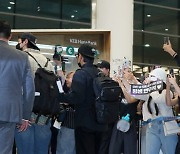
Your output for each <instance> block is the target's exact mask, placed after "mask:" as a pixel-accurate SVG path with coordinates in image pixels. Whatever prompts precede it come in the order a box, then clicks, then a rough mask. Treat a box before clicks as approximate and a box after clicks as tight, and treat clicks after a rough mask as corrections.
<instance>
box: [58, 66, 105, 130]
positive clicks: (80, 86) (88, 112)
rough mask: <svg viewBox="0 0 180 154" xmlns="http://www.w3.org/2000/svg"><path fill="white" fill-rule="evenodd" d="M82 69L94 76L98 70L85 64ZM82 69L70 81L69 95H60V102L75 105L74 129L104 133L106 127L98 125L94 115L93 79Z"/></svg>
mask: <svg viewBox="0 0 180 154" xmlns="http://www.w3.org/2000/svg"><path fill="white" fill-rule="evenodd" d="M83 69H88V70H90V71H91V73H92V76H94V77H95V76H96V74H97V73H98V70H97V68H96V67H95V66H93V64H89V63H86V64H85V65H83ZM83 69H79V70H77V71H76V72H75V74H74V76H73V80H72V86H71V90H72V91H71V93H69V94H60V95H59V99H60V101H61V102H65V103H69V104H75V110H76V111H75V128H77V127H84V128H87V129H90V130H93V131H106V130H107V125H103V124H99V123H98V122H97V121H96V114H95V95H94V90H93V78H92V76H90V75H89V74H88V73H87V72H86V71H84V70H83Z"/></svg>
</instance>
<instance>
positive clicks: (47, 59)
mask: <svg viewBox="0 0 180 154" xmlns="http://www.w3.org/2000/svg"><path fill="white" fill-rule="evenodd" d="M26 53H27V54H28V55H29V56H30V57H31V58H33V59H34V61H35V62H36V63H37V64H38V66H39V67H40V68H42V66H41V65H40V63H39V62H38V61H37V60H36V58H35V57H34V56H33V55H32V54H30V53H29V52H26ZM48 61H49V60H48V59H47V62H46V64H45V65H44V67H47V65H48Z"/></svg>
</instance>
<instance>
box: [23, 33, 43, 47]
mask: <svg viewBox="0 0 180 154" xmlns="http://www.w3.org/2000/svg"><path fill="white" fill-rule="evenodd" d="M21 39H28V41H29V43H30V44H31V47H32V48H33V49H35V50H40V49H39V48H38V47H37V45H36V42H37V38H36V37H35V36H34V35H33V34H31V33H24V34H22V35H21Z"/></svg>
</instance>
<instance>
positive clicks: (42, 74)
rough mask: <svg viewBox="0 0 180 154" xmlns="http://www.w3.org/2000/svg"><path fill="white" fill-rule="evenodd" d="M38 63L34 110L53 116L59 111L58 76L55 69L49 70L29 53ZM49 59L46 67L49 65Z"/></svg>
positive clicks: (36, 112)
mask: <svg viewBox="0 0 180 154" xmlns="http://www.w3.org/2000/svg"><path fill="white" fill-rule="evenodd" d="M28 55H29V56H31V57H32V58H33V59H34V60H35V61H36V63H37V64H38V66H39V68H38V69H37V70H36V72H35V78H34V82H35V92H36V93H39V94H40V95H39V94H36V95H37V96H35V100H34V106H33V112H34V113H35V114H38V115H45V116H53V115H57V114H58V113H59V102H58V99H57V96H58V93H59V90H58V86H57V83H56V82H57V81H58V77H57V76H56V75H55V74H54V72H53V71H48V70H46V69H45V68H43V67H42V66H41V65H40V64H39V63H38V61H37V60H36V59H35V57H34V56H32V55H31V54H30V53H28ZM48 61H49V60H48V59H47V62H46V64H45V66H44V67H47V65H48Z"/></svg>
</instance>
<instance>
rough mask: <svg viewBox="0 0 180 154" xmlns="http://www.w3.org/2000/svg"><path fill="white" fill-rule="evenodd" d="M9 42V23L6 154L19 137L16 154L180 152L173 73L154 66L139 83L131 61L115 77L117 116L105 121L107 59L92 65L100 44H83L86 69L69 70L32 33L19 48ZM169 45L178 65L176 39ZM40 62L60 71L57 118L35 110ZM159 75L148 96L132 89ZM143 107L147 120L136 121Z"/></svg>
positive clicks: (3, 49) (178, 92)
mask: <svg viewBox="0 0 180 154" xmlns="http://www.w3.org/2000/svg"><path fill="white" fill-rule="evenodd" d="M10 39H11V27H10V25H9V24H8V23H7V22H5V21H0V72H1V74H0V79H1V82H0V98H1V100H0V113H1V115H0V154H12V148H13V144H14V141H15V145H16V148H15V152H14V153H16V151H17V153H18V154H120V153H124V154H136V153H137V151H138V147H139V146H138V144H139V145H141V149H139V151H141V154H153V153H154V154H159V153H160V151H162V153H164V154H175V153H176V154H179V153H180V137H179V138H178V135H177V133H178V132H174V131H175V130H174V131H169V129H172V128H173V129H175V128H176V129H179V127H177V126H178V124H177V121H176V118H178V117H177V116H175V115H174V112H173V106H174V105H176V104H178V103H179V102H180V101H179V97H180V88H179V86H178V83H177V82H176V78H175V76H174V75H173V74H168V76H167V73H166V72H165V70H164V69H163V68H155V69H154V70H152V71H151V72H150V73H149V75H148V76H146V77H145V78H144V80H143V81H140V80H138V79H137V78H136V77H135V76H134V74H133V73H132V70H131V66H128V65H124V67H122V72H121V73H122V75H121V76H120V74H118V73H117V74H115V75H114V76H112V80H115V81H116V82H117V83H118V84H119V87H120V89H121V94H120V95H119V102H118V104H119V114H118V119H117V120H116V121H113V122H110V123H99V122H98V121H97V118H96V108H95V101H96V98H95V94H94V87H93V84H94V82H93V81H94V78H96V77H97V74H99V73H101V74H103V76H104V77H108V78H110V63H109V62H107V61H105V60H101V61H100V62H99V63H97V64H96V65H94V57H95V49H94V48H93V47H92V46H90V45H88V44H83V45H81V46H80V47H79V49H78V53H77V56H76V58H77V64H78V66H79V67H80V69H78V70H76V71H75V72H73V71H72V72H68V73H65V72H63V70H62V57H61V55H59V54H58V53H56V52H55V54H54V55H53V61H54V64H55V65H54V66H53V65H52V64H51V63H50V62H49V60H48V59H47V58H46V57H45V56H44V55H42V54H41V53H40V52H39V50H40V49H39V48H38V47H37V45H36V37H35V36H34V35H33V34H31V33H24V34H22V35H21V36H20V37H19V40H18V44H17V46H16V49H14V48H12V47H11V46H9V45H8V41H9V40H10ZM163 49H164V51H165V52H167V53H169V54H170V55H171V56H172V57H173V58H174V60H175V61H176V62H177V65H178V66H180V59H179V56H178V54H177V53H176V52H175V51H174V50H173V48H172V46H171V42H170V41H169V42H168V43H166V44H164V45H163ZM39 66H42V67H43V68H45V70H48V71H50V72H54V74H55V75H56V76H57V78H58V81H60V85H61V86H62V90H59V92H58V93H57V99H58V102H59V105H60V108H61V110H60V112H59V114H58V115H43V114H37V113H36V112H35V111H34V110H33V107H34V105H33V104H34V100H35V97H38V94H37V92H36V91H35V88H36V87H35V83H34V78H35V76H36V71H37V69H38V68H39ZM158 80H161V81H162V83H163V86H162V89H160V90H156V91H153V92H150V93H146V94H142V95H134V94H132V93H131V89H130V88H131V84H136V85H147V84H151V83H153V82H155V81H158ZM172 86H173V87H174V91H172ZM42 103H43V102H42ZM139 106H140V108H142V110H141V114H142V120H143V121H144V123H143V124H142V125H137V123H138V120H140V119H141V117H140V118H139V117H138V116H137V110H138V107H139ZM167 118H171V120H169V119H168V120H167ZM122 120H124V121H125V123H121V122H122ZM119 127H121V128H122V127H123V128H124V131H123V130H122V129H120V128H119ZM139 128H141V129H139ZM138 134H139V135H141V137H139V138H138Z"/></svg>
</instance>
